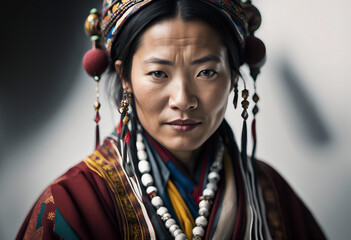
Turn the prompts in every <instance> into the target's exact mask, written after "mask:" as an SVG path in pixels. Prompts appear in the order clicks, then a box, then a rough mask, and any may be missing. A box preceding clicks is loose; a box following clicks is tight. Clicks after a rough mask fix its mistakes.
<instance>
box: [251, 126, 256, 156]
mask: <svg viewBox="0 0 351 240" xmlns="http://www.w3.org/2000/svg"><path fill="white" fill-rule="evenodd" d="M251 132H252V139H253V146H252V154H251V157H252V159H255V153H256V142H257V141H256V140H257V139H256V119H254V120H252V124H251Z"/></svg>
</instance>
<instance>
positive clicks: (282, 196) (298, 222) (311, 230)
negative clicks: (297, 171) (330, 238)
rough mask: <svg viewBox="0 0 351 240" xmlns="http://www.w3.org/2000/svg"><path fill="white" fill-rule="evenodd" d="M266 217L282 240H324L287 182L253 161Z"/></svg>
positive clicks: (311, 217) (262, 164) (318, 228)
mask: <svg viewBox="0 0 351 240" xmlns="http://www.w3.org/2000/svg"><path fill="white" fill-rule="evenodd" d="M256 167H257V181H258V184H259V185H260V187H261V194H262V196H261V197H262V198H263V200H264V202H265V208H266V218H267V220H268V223H270V228H271V229H274V230H273V232H275V233H276V235H277V236H278V235H279V236H282V237H283V239H325V236H324V234H323V232H322V230H321V228H320V227H319V224H318V223H317V221H316V220H315V218H314V217H313V215H312V213H311V212H310V211H309V209H308V208H307V207H306V205H305V204H304V202H303V201H302V200H301V199H300V197H299V196H298V195H297V194H296V193H295V191H294V190H293V189H292V187H291V186H290V185H289V184H288V182H287V181H286V180H285V179H284V178H283V177H282V176H281V175H280V174H279V173H278V171H276V170H275V169H274V168H273V167H271V166H270V165H269V164H267V163H265V162H263V161H257V162H256Z"/></svg>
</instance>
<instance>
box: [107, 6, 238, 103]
mask: <svg viewBox="0 0 351 240" xmlns="http://www.w3.org/2000/svg"><path fill="white" fill-rule="evenodd" d="M200 2H201V3H200ZM176 18H179V19H181V20H184V21H189V20H200V21H203V22H205V23H206V24H208V25H209V26H211V27H212V28H213V29H214V30H215V31H216V32H217V33H218V36H219V37H220V39H221V40H222V42H223V43H224V45H225V46H226V48H227V51H228V56H229V66H230V68H231V73H232V77H233V75H239V76H240V73H239V67H240V65H241V63H242V62H241V61H240V57H239V56H241V50H240V49H241V48H240V45H239V43H238V41H237V40H236V36H235V32H234V29H233V27H232V24H231V23H230V22H229V20H228V17H227V16H225V15H224V14H223V13H222V11H221V10H220V9H219V8H218V7H216V6H214V5H213V4H211V3H209V2H207V1H201V0H200V1H199V0H158V1H154V2H152V3H150V4H149V5H147V6H145V7H144V8H143V9H141V10H139V11H138V12H137V13H135V14H134V16H132V17H131V18H130V19H128V22H126V23H124V26H123V28H122V29H121V30H120V32H119V34H118V37H117V39H116V40H115V42H114V43H113V45H112V48H111V54H110V66H109V73H110V76H111V77H110V84H108V88H109V90H110V95H111V96H112V97H113V99H114V101H115V104H116V105H117V106H119V103H120V101H121V99H122V91H123V89H122V84H121V79H120V77H119V76H118V74H116V70H115V62H116V60H121V61H122V73H121V74H122V76H123V78H125V79H127V81H130V80H131V68H132V60H133V56H134V53H135V52H136V50H137V49H138V47H139V44H140V41H141V37H142V35H143V33H144V32H145V30H146V29H147V28H148V27H150V26H152V25H153V24H155V23H159V22H162V21H165V20H170V19H176Z"/></svg>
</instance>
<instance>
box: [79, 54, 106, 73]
mask: <svg viewBox="0 0 351 240" xmlns="http://www.w3.org/2000/svg"><path fill="white" fill-rule="evenodd" d="M107 66H108V58H107V55H106V53H105V52H104V51H103V50H101V49H99V48H93V49H90V50H89V51H88V52H86V53H85V55H84V57H83V67H84V69H85V71H86V72H87V73H88V74H89V75H90V76H92V77H94V76H100V75H101V74H102V73H103V72H104V71H105V70H106V68H107Z"/></svg>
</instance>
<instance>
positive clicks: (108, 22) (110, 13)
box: [101, 0, 247, 54]
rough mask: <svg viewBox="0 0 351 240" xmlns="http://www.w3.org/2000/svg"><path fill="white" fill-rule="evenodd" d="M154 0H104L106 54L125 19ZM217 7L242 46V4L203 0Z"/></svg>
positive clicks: (231, 1) (103, 34)
mask: <svg viewBox="0 0 351 240" xmlns="http://www.w3.org/2000/svg"><path fill="white" fill-rule="evenodd" d="M152 1H156V0H104V1H103V10H102V22H101V29H102V38H103V40H104V41H105V47H106V51H107V53H108V54H110V52H111V47H112V43H113V42H114V40H115V39H116V37H117V35H118V33H119V31H120V30H121V28H122V26H123V24H124V23H125V22H126V20H127V19H128V18H129V17H130V16H132V15H133V14H134V13H135V12H137V11H138V10H139V9H141V8H142V7H144V6H146V5H147V4H148V3H151V2H152ZM204 1H208V2H209V3H211V4H213V5H215V6H216V7H218V8H219V9H220V10H221V11H223V13H224V15H225V16H227V17H228V19H229V20H230V22H231V23H232V25H233V27H234V29H235V35H236V37H237V39H238V41H239V43H240V44H241V46H242V47H244V44H245V37H246V33H247V23H246V20H245V17H244V10H243V8H242V4H241V2H240V1H238V0H204Z"/></svg>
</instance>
